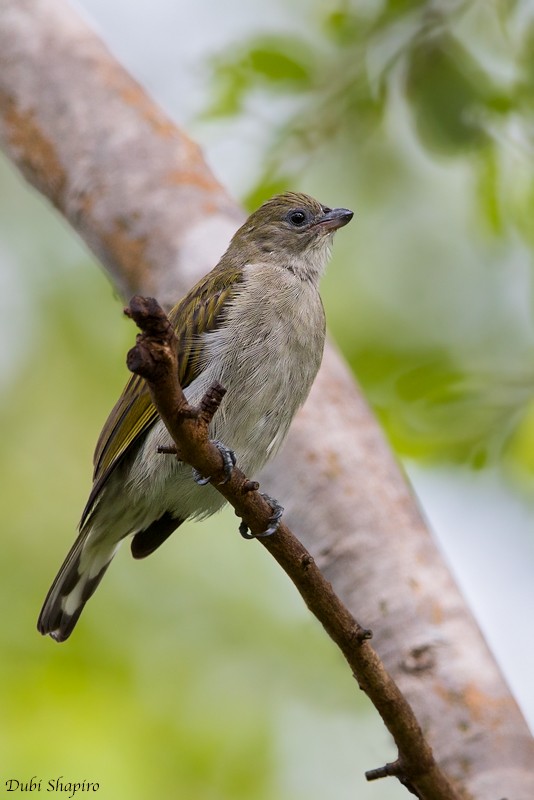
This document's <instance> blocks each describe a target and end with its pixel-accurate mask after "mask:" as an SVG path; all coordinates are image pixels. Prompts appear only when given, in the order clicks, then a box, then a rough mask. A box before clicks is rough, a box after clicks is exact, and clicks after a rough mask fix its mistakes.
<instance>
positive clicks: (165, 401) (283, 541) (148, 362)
mask: <svg viewBox="0 0 534 800" xmlns="http://www.w3.org/2000/svg"><path fill="white" fill-rule="evenodd" d="M125 313H126V315H127V316H129V317H130V318H131V319H133V320H134V322H135V323H136V324H137V326H138V327H139V328H140V330H141V331H142V333H141V334H140V335H139V336H138V337H137V341H136V345H135V347H134V348H132V350H130V352H129V353H128V359H127V363H128V368H129V369H130V370H131V371H132V372H133V373H135V374H137V375H140V376H142V377H143V378H144V379H145V381H146V383H147V386H148V388H149V391H150V394H151V396H152V400H153V402H154V405H155V406H156V408H157V410H158V413H159V415H160V417H161V419H162V420H163V422H164V423H165V426H166V428H167V430H168V431H169V433H170V435H171V437H172V439H173V441H174V443H175V446H176V451H177V453H179V457H180V460H181V461H184V462H185V463H187V464H190V465H191V466H192V467H194V468H195V469H196V470H197V471H198V472H199V473H200V474H201V475H209V476H211V478H212V485H213V487H214V488H215V489H217V491H218V492H220V493H221V494H222V495H223V497H225V499H226V500H228V502H229V503H230V504H231V505H232V506H233V508H234V509H235V512H236V514H237V515H238V516H239V517H241V518H242V520H243V521H244V522H245V524H246V525H247V527H248V528H249V529H250V530H251V531H252V533H253V534H256V535H257V534H261V533H262V532H263V531H265V530H266V529H267V527H268V525H269V518H270V516H271V514H272V509H271V507H270V505H269V503H268V502H267V501H266V500H265V499H264V497H263V496H262V495H261V494H260V493H259V491H258V487H257V484H254V483H253V482H252V481H250V480H249V479H248V478H247V477H246V476H245V475H244V474H243V473H242V472H241V470H240V469H239V467H238V466H235V467H234V469H233V471H232V474H231V476H230V477H228V476H227V475H225V471H224V465H223V463H222V459H221V454H220V452H219V450H218V449H217V447H216V446H215V445H214V444H213V442H211V441H210V439H209V435H208V433H209V425H210V422H211V420H212V419H213V416H214V415H215V414H216V413H217V410H218V407H219V404H220V402H221V400H222V398H223V396H224V394H225V390H224V388H223V387H221V386H220V385H219V384H216V385H214V386H212V387H211V388H210V389H209V390H208V391H207V392H206V394H205V396H204V397H203V398H202V400H201V402H200V404H199V406H198V408H194V407H192V406H190V405H189V403H188V402H187V400H186V397H185V395H184V393H183V391H182V387H181V386H180V384H179V381H178V372H179V369H178V357H177V339H176V336H175V334H174V330H173V328H172V325H171V323H170V322H169V320H168V319H167V317H166V315H165V313H164V311H163V309H162V308H161V307H160V306H159V305H158V303H157V301H156V300H154V299H152V298H143V297H134V298H132V300H131V301H130V305H129V307H128V308H126V309H125ZM258 541H259V542H261V544H262V545H263V546H264V547H265V548H266V550H268V551H269V553H270V554H271V555H272V556H273V557H274V558H275V559H276V561H277V562H278V564H280V566H281V567H282V569H283V570H284V571H285V572H286V574H287V575H288V576H289V578H290V579H291V580H292V581H293V583H294V584H295V586H296V588H297V589H298V591H299V592H300V594H301V596H302V598H303V600H304V602H305V603H306V605H307V606H308V608H309V609H310V611H311V612H312V613H313V614H314V615H315V616H316V617H317V619H318V620H319V622H320V623H321V624H322V626H323V628H324V629H325V631H326V632H327V633H328V635H329V636H330V637H331V639H333V641H334V642H335V643H336V644H337V646H338V647H339V649H340V650H341V652H342V653H343V655H344V656H345V659H346V660H347V662H348V664H349V666H350V668H351V670H352V673H353V675H354V677H355V678H356V680H357V681H358V684H359V686H360V688H361V689H362V690H363V691H364V692H365V693H366V694H367V696H368V697H369V698H370V700H371V702H372V703H373V704H374V706H375V708H376V709H377V711H378V713H379V714H380V716H381V717H382V719H383V720H384V723H385V725H386V727H387V729H388V730H389V732H390V733H391V735H392V736H393V739H394V740H395V743H396V745H397V748H398V752H399V758H398V760H397V761H396V762H395V764H394V765H391V764H389V765H387V766H386V767H383V768H382V769H379V770H373V771H372V772H371V773H370V774H369V776H370V778H372V779H375V778H377V777H385V776H387V775H394V776H395V777H397V778H398V779H399V780H400V781H401V783H403V784H404V785H405V786H407V787H410V790H411V791H412V792H413V793H415V794H416V795H417V797H419V798H421V800H458V795H457V794H456V792H455V791H454V789H453V787H452V786H451V784H450V783H449V781H448V780H447V778H446V777H445V775H444V774H443V772H442V771H441V770H440V769H439V767H438V766H437V764H436V762H435V760H434V757H433V755H432V750H431V748H430V745H429V744H428V743H427V742H426V740H425V738H424V736H423V733H422V731H421V728H420V726H419V724H418V722H417V720H416V718H415V715H414V713H413V711H412V709H411V708H410V706H409V704H408V703H407V702H406V700H405V698H404V697H403V695H402V693H401V692H400V690H399V688H398V687H397V685H396V684H395V682H394V681H393V680H392V678H391V676H390V675H389V674H388V673H387V671H386V669H385V668H384V665H383V664H382V662H381V661H380V659H379V657H378V655H377V654H376V652H375V651H374V650H373V648H372V647H371V645H370V644H369V641H368V639H370V638H371V635H372V634H371V632H370V631H368V630H366V629H364V628H362V626H361V625H360V624H359V623H358V622H356V620H355V619H354V617H353V616H352V614H351V613H350V612H349V611H348V609H347V608H346V607H345V606H344V605H343V603H342V602H341V600H340V599H339V597H338V596H337V595H336V593H335V592H334V590H333V588H332V585H331V584H330V583H329V582H328V581H327V580H326V579H325V578H324V576H323V575H322V573H321V571H320V570H319V569H318V568H317V565H316V564H315V561H314V560H313V558H312V556H311V555H310V554H309V553H308V551H307V550H306V548H305V547H304V546H303V545H302V544H301V543H300V542H299V540H298V539H297V538H296V537H295V536H294V535H293V533H292V532H291V531H290V530H289V528H288V527H287V526H286V525H285V524H284V523H283V522H282V521H281V522H280V524H279V527H278V529H277V531H276V533H275V534H273V535H272V536H266V537H261V538H258ZM393 766H394V768H393ZM369 776H368V777H369Z"/></svg>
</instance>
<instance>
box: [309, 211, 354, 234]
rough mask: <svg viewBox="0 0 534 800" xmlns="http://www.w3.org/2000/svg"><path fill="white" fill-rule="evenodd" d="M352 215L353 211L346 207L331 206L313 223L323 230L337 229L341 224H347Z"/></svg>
mask: <svg viewBox="0 0 534 800" xmlns="http://www.w3.org/2000/svg"><path fill="white" fill-rule="evenodd" d="M353 216H354V211H349V209H348V208H333V209H332V210H331V211H327V212H326V214H323V216H322V217H320V218H319V219H318V220H317V221H316V222H315V223H314V224H315V225H316V226H317V227H320V228H322V230H325V231H337V229H338V228H342V227H343V225H348V223H349V222H350V221H351V219H352V218H353Z"/></svg>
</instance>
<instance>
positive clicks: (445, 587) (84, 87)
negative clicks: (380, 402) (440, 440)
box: [0, 0, 534, 800]
mask: <svg viewBox="0 0 534 800" xmlns="http://www.w3.org/2000/svg"><path fill="white" fill-rule="evenodd" d="M0 19H1V21H2V23H1V25H0V142H1V144H2V146H3V148H4V150H5V152H6V153H7V154H8V155H9V157H10V158H11V159H12V160H13V162H14V163H15V164H16V165H17V166H18V167H19V169H20V170H21V171H22V172H23V174H24V175H25V176H26V177H27V178H28V180H30V181H31V182H32V183H33V185H35V186H37V188H38V189H39V190H40V191H42V192H43V193H44V194H45V195H46V196H47V197H48V198H49V199H50V200H51V202H52V203H54V205H55V206H56V207H57V208H58V209H59V210H60V211H61V212H62V213H63V214H64V215H65V216H66V217H67V219H69V220H70V222H71V223H72V224H73V226H74V227H75V229H76V230H77V231H78V233H80V235H81V236H82V237H83V238H84V239H85V241H86V242H87V243H88V244H89V246H90V247H91V248H92V249H93V250H94V252H95V253H96V254H97V255H98V257H99V258H100V259H101V260H102V262H103V264H104V265H105V266H106V268H107V269H108V271H109V273H110V275H111V277H112V279H113V280H114V281H115V282H116V284H117V286H118V288H119V290H120V291H121V292H122V294H123V296H125V297H130V296H131V295H133V294H136V293H141V294H154V295H156V296H157V297H159V298H160V299H161V300H162V301H163V302H164V303H165V305H166V306H168V305H171V304H172V303H173V302H175V301H176V300H177V299H179V297H180V296H181V295H183V294H184V292H185V291H186V290H187V289H189V288H190V286H191V285H192V284H193V283H194V282H195V281H196V280H197V279H198V278H199V277H201V275H203V274H204V273H206V272H207V271H208V270H209V269H211V267H212V266H213V265H214V264H215V263H216V261H217V259H218V257H219V256H220V254H221V253H222V251H223V250H224V248H225V246H226V244H227V242H228V240H229V237H230V234H231V233H232V232H233V231H234V230H235V228H236V227H237V225H238V223H239V221H240V220H241V219H242V214H241V211H240V210H239V209H238V208H237V206H236V205H235V204H234V203H232V202H231V201H230V200H229V198H228V196H227V194H226V192H225V191H224V190H223V189H222V188H221V187H220V185H219V184H218V183H217V182H216V181H215V179H214V178H213V176H212V175H211V173H210V171H209V170H208V168H207V167H206V166H205V164H204V162H203V160H202V157H201V154H200V152H199V150H198V148H197V146H196V145H195V144H193V143H192V142H191V140H190V139H189V138H188V137H187V136H186V135H184V134H183V133H182V132H181V131H180V130H179V129H177V128H176V126H174V125H173V123H172V121H171V120H170V119H169V118H168V117H166V115H165V114H164V113H163V112H162V111H161V110H160V109H159V108H157V107H156V106H155V105H154V104H153V103H152V102H151V101H150V100H149V99H148V98H147V97H146V95H145V94H144V93H143V91H142V89H141V87H140V86H139V85H138V84H136V83H135V81H133V80H132V79H131V78H130V77H129V76H128V75H126V73H125V72H124V70H123V69H122V68H121V67H120V65H119V64H117V62H116V61H115V60H114V59H113V58H112V57H111V56H110V54H109V52H108V51H107V50H106V48H105V47H104V46H103V44H102V43H101V42H100V41H99V40H98V38H97V37H96V36H95V35H94V33H93V32H92V31H91V30H90V29H89V28H88V27H87V25H86V24H85V23H84V22H83V21H82V20H81V19H80V18H79V17H78V16H77V15H76V14H75V13H74V12H73V10H72V9H71V8H70V7H69V6H68V5H67V4H66V2H64V0H0ZM305 188H306V189H307V190H312V192H313V187H310V186H308V187H305ZM324 200H325V202H332V203H335V202H339V200H336V198H331V199H330V200H329V199H328V198H324ZM266 474H267V475H268V478H267V479H266V483H267V485H268V486H269V488H270V489H271V490H272V491H273V493H274V494H276V495H278V496H279V497H280V498H281V499H283V502H284V505H285V507H286V513H285V517H284V518H285V520H286V521H287V522H289V524H290V525H291V527H292V528H293V529H294V530H295V531H297V532H298V534H299V537H300V538H301V539H303V540H304V541H305V542H306V544H307V546H308V548H309V550H310V551H311V553H312V555H313V556H314V558H315V559H316V561H317V563H318V564H319V566H320V567H321V569H322V571H323V572H324V574H325V575H326V576H327V577H328V579H329V580H330V581H331V582H332V584H333V586H334V587H335V589H336V592H337V594H338V595H339V596H340V597H341V598H342V599H343V601H344V602H345V603H346V605H347V606H348V608H349V609H358V612H359V615H360V618H361V619H362V620H364V621H365V624H366V625H368V626H369V627H372V628H373V630H374V640H373V641H374V644H375V647H376V649H377V651H378V652H379V653H380V656H381V658H382V659H383V660H384V663H385V664H386V666H387V668H388V670H389V671H390V673H391V674H392V675H393V676H394V677H395V680H396V681H397V683H398V684H399V686H400V687H401V689H402V691H403V693H404V694H405V695H406V696H407V697H408V699H409V701H410V703H411V705H412V706H413V708H414V709H415V711H416V714H417V717H418V719H419V721H420V723H421V725H422V727H423V730H424V731H425V734H426V735H427V736H428V739H429V741H430V743H431V745H432V747H433V750H434V752H435V753H436V756H437V759H438V761H439V763H440V765H441V766H442V767H444V769H445V771H446V773H447V775H448V776H449V777H451V778H454V779H456V780H458V781H459V782H460V783H461V784H462V785H463V786H465V788H466V790H467V791H468V792H469V793H470V794H471V795H472V797H473V798H476V800H495V798H501V797H510V798H512V797H513V798H514V800H532V798H533V797H534V770H533V764H534V742H533V740H532V737H531V736H530V733H529V731H528V728H527V726H526V724H525V722H524V720H523V718H522V716H521V713H520V711H519V709H518V707H517V705H516V703H515V701H514V699H513V697H512V696H511V694H510V692H509V690H508V687H507V686H506V683H505V682H504V680H503V678H502V675H501V674H500V671H499V668H498V667H497V665H496V664H495V661H494V660H493V658H492V656H491V654H490V653H489V652H488V649H487V647H486V645H485V643H484V640H483V638H482V636H481V634H480V631H479V630H478V629H477V626H476V623H475V621H474V620H473V618H472V616H471V615H470V613H469V611H468V610H467V609H466V606H465V603H464V601H463V598H462V596H461V594H460V593H459V592H458V590H457V588H456V586H455V585H454V581H453V579H452V578H451V575H450V573H449V571H448V569H447V566H446V565H445V564H444V562H443V560H442V558H441V555H440V552H439V551H438V549H437V548H436V546H435V544H434V542H433V540H432V537H431V536H430V535H429V533H428V530H427V528H426V526H425V523H424V520H423V519H422V516H421V514H420V512H419V509H418V507H417V503H416V502H415V500H414V498H413V496H412V494H411V492H410V490H409V488H408V487H407V485H406V482H405V480H404V477H403V476H402V474H401V472H400V471H399V469H398V467H397V465H396V463H395V461H394V459H393V458H392V455H391V453H390V451H389V448H388V446H387V444H386V443H385V441H384V438H383V436H382V433H381V431H380V429H379V427H378V425H377V424H376V421H375V420H374V418H373V416H372V415H371V414H370V412H369V409H368V407H367V405H366V403H365V400H364V399H363V398H362V396H361V394H360V393H359V391H358V389H357V387H356V386H355V384H354V380H353V377H352V376H351V375H350V373H349V371H348V369H347V368H346V366H345V365H344V364H343V363H342V361H341V359H340V357H339V355H338V354H337V353H336V352H335V350H334V349H333V348H332V347H328V348H327V352H326V354H325V358H324V362H323V366H322V368H321V370H320V372H319V376H318V379H317V381H316V383H315V385H314V387H313V389H312V392H311V395H310V397H309V399H308V401H307V403H306V405H305V407H304V409H303V410H302V412H301V413H300V414H299V415H298V416H297V418H296V420H295V422H294V423H293V425H292V428H291V431H290V433H289V436H288V439H287V443H286V445H285V447H284V449H283V450H282V452H281V453H280V454H279V456H277V459H276V460H275V461H274V462H273V464H272V466H270V467H269V468H268V470H267V473H266ZM310 497H313V498H314V502H313V503H310V502H309V498H310Z"/></svg>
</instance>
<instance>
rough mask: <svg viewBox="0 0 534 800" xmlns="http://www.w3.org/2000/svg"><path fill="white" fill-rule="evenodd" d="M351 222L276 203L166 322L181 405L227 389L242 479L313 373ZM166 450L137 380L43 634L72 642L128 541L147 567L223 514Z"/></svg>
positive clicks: (227, 437) (119, 410)
mask: <svg viewBox="0 0 534 800" xmlns="http://www.w3.org/2000/svg"><path fill="white" fill-rule="evenodd" d="M352 216H353V213H352V211H349V210H348V209H346V208H334V209H331V208H327V207H326V206H323V205H321V204H320V203H318V202H317V201H316V200H314V199H313V198H312V197H308V195H305V194H298V193H292V192H287V193H286V194H281V195H278V196H276V197H273V198H271V199H270V200H268V201H267V202H266V203H264V204H263V205H262V206H261V208H259V209H258V210H257V211H255V212H254V213H253V214H251V216H250V217H249V218H248V219H247V221H246V222H245V223H244V224H243V225H242V227H241V228H239V230H238V231H237V233H236V234H235V235H234V237H233V238H232V240H231V242H230V245H229V247H228V250H227V251H226V252H225V254H224V255H223V256H222V258H221V260H220V261H219V263H218V264H217V266H216V267H215V268H214V269H213V270H212V271H211V272H210V273H208V274H207V275H206V276H205V277H204V278H202V280H201V281H199V283H197V284H196V286H194V287H193V288H192V289H191V291H190V292H189V294H187V295H186V296H185V297H184V298H183V300H181V301H180V302H179V303H178V305H176V306H175V307H174V308H173V310H172V311H171V313H170V315H169V316H170V320H171V322H172V324H173V325H174V328H175V331H176V335H177V338H178V354H179V380H180V384H181V385H182V388H183V389H184V392H185V396H186V398H187V400H188V402H189V403H191V404H193V405H196V404H198V402H199V401H200V399H201V398H202V396H203V395H204V393H205V392H206V390H207V389H208V388H209V387H210V386H211V385H212V384H213V383H215V382H216V381H217V382H219V383H220V384H222V386H224V388H225V389H226V395H225V396H224V399H223V401H222V404H221V406H220V408H219V410H218V411H217V413H216V414H215V417H214V419H213V422H212V424H211V427H210V436H212V437H213V438H214V439H216V440H219V441H220V442H223V443H224V445H225V447H226V448H228V450H229V451H231V452H233V453H235V455H236V457H237V460H238V463H239V466H240V468H241V469H242V470H243V472H244V473H245V474H246V475H248V476H249V477H251V476H252V475H254V474H255V473H256V472H257V471H258V470H259V469H261V467H263V465H264V464H265V463H266V462H267V461H268V459H270V458H271V457H272V456H273V455H274V454H275V453H276V451H277V450H278V448H279V447H280V445H281V444H282V442H283V440H284V437H285V435H286V433H287V430H288V428H289V425H290V423H291V420H292V419H293V416H294V415H295V412H296V411H297V409H298V408H299V407H300V406H301V405H302V404H303V402H304V400H305V399H306V397H307V396H308V392H309V391H310V388H311V385H312V383H313V380H314V378H315V376H316V374H317V371H318V369H319V365H320V363H321V359H322V355H323V349H324V341H325V316H324V310H323V305H322V302H321V298H320V296H319V291H318V283H319V279H320V277H321V275H322V274H323V272H324V269H325V267H326V263H327V261H328V257H329V253H330V246H331V243H332V239H333V235H334V232H335V231H336V230H337V229H338V228H341V227H342V226H343V225H346V224H347V223H348V222H350V220H351V219H352ZM171 445H172V442H171V439H170V436H169V434H168V432H167V430H166V428H165V426H164V425H163V422H162V421H161V419H160V418H159V416H158V413H157V411H156V408H155V407H154V405H153V403H152V401H151V399H150V395H149V392H148V389H147V388H146V385H145V383H144V381H143V380H142V379H141V378H139V377H138V376H132V377H131V378H130V380H129V381H128V383H127V384H126V387H125V389H124V391H123V393H122V395H121V396H120V398H119V400H118V402H117V404H116V405H115V407H114V408H113V410H112V412H111V414H110V416H109V418H108V420H107V422H106V424H105V425H104V428H103V430H102V433H101V434H100V438H99V440H98V442H97V445H96V450H95V455H94V478H93V480H94V483H93V488H92V490H91V494H90V495H89V500H88V501H87V505H86V506H85V509H84V511H83V514H82V518H81V522H80V525H79V531H80V532H79V535H78V538H77V539H76V541H75V543H74V545H73V546H72V548H71V550H70V552H69V554H68V555H67V557H66V559H65V562H64V564H63V566H62V567H61V569H60V570H59V573H58V575H57V577H56V579H55V581H54V582H53V584H52V586H51V588H50V591H49V592H48V596H47V598H46V600H45V602H44V605H43V608H42V610H41V614H40V616H39V621H38V625H37V627H38V630H39V631H40V632H41V633H43V634H50V636H51V637H52V638H53V639H55V640H56V641H58V642H61V641H64V640H65V639H67V638H68V636H69V635H70V634H71V633H72V630H73V628H74V626H75V625H76V622H77V620H78V618H79V616H80V614H81V612H82V610H83V607H84V605H85V604H86V602H87V600H88V599H89V598H90V597H91V595H92V594H93V592H94V591H95V589H96V588H97V586H98V584H99V583H100V580H101V579H102V577H103V575H104V573H105V571H106V569H107V568H108V566H109V564H110V562H111V560H112V558H113V556H114V555H115V552H116V551H117V548H118V546H119V545H120V543H121V542H122V540H123V539H125V538H126V537H127V536H128V537H129V536H132V537H133V538H132V540H131V551H132V554H133V556H134V558H144V557H145V556H147V555H149V554H150V553H152V552H153V551H154V550H156V548H158V547H159V546H160V545H161V544H162V542H164V541H165V539H167V537H168V536H170V534H171V533H172V532H173V531H174V530H176V528H178V526H179V525H181V524H182V523H183V522H185V520H187V519H190V518H193V519H202V518H204V517H208V516H209V515H210V514H213V513H214V512H215V511H218V510H219V509H220V508H221V506H223V505H224V502H225V500H224V498H223V497H222V495H221V494H219V492H217V490H216V489H214V488H213V487H212V486H210V485H203V484H205V483H206V481H205V480H201V479H200V478H199V476H198V475H197V476H195V475H194V474H192V470H191V468H190V467H189V466H187V465H186V464H184V463H182V462H179V461H178V460H177V458H176V457H175V456H174V455H164V454H161V453H159V452H158V448H161V447H164V448H165V447H170V446H171ZM230 466H231V465H230Z"/></svg>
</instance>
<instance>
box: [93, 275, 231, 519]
mask: <svg viewBox="0 0 534 800" xmlns="http://www.w3.org/2000/svg"><path fill="white" fill-rule="evenodd" d="M220 266H221V264H219V265H218V266H217V267H216V268H215V269H214V270H212V272H210V273H209V274H208V275H206V276H205V277H204V278H203V279H202V280H201V281H199V283H197V284H196V286H194V287H193V288H192V289H191V291H190V292H189V293H188V294H187V295H186V296H185V297H184V298H183V299H182V300H181V301H180V302H179V303H178V304H177V305H176V306H174V308H173V309H172V311H171V312H170V314H169V319H170V320H171V322H172V324H173V325H174V328H175V331H176V336H177V339H178V377H179V380H180V384H181V386H182V388H183V389H185V388H186V387H187V386H189V384H190V383H191V382H192V381H193V380H194V379H195V378H196V377H197V375H198V372H199V365H200V362H201V358H202V337H201V335H202V334H203V333H206V332H207V331H210V330H214V329H216V328H217V327H218V325H219V324H220V322H221V320H222V318H223V316H224V308H225V305H226V303H227V302H228V301H229V300H230V299H231V298H232V297H233V295H234V294H235V291H236V288H237V287H238V285H239V281H240V276H241V270H238V269H236V270H228V269H224V270H222V269H220ZM157 419H158V412H157V411H156V408H155V406H154V404H153V403H152V400H151V398H150V393H149V391H148V389H147V386H146V384H145V381H144V380H143V379H142V378H140V377H139V376H138V375H132V377H131V378H130V379H129V381H128V383H127V384H126V386H125V388H124V391H123V392H122V394H121V396H120V397H119V399H118V401H117V403H116V404H115V407H114V408H113V410H112V411H111V413H110V415H109V417H108V419H107V421H106V423H105V425H104V427H103V429H102V433H101V434H100V437H99V439H98V442H97V444H96V449H95V454H94V459H93V463H94V475H93V480H94V483H93V488H92V490H91V494H90V495H89V499H88V501H87V504H86V506H85V509H84V511H83V514H82V519H81V522H80V527H82V526H83V525H84V523H85V522H86V521H87V520H88V518H89V516H90V514H91V511H92V509H93V508H94V506H95V503H96V501H97V500H98V496H99V494H100V492H101V490H102V487H103V486H104V484H105V483H106V481H107V480H108V479H109V476H110V475H111V473H112V472H113V470H114V469H115V467H116V466H117V465H118V464H119V462H120V461H121V460H122V459H123V457H124V456H125V455H126V454H127V453H128V452H129V451H130V450H131V448H132V447H133V446H134V445H135V443H136V442H137V441H138V440H139V438H140V437H141V436H142V435H143V434H144V433H145V432H146V431H147V430H148V429H149V428H150V427H151V425H153V424H154V423H155V421H156V420H157Z"/></svg>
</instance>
